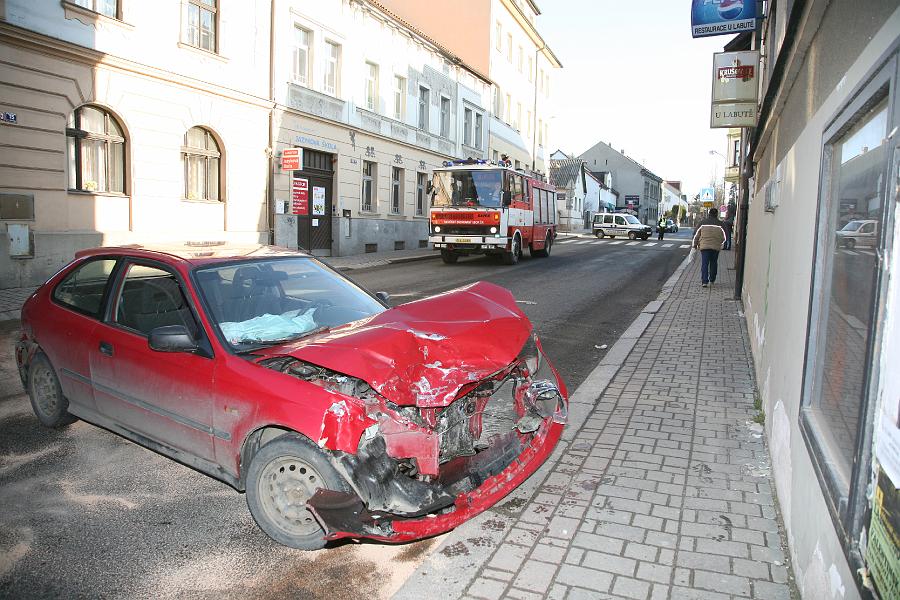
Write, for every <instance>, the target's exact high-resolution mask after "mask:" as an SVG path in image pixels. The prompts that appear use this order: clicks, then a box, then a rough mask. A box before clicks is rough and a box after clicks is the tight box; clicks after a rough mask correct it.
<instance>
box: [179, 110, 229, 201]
mask: <svg viewBox="0 0 900 600" xmlns="http://www.w3.org/2000/svg"><path fill="white" fill-rule="evenodd" d="M181 157H182V161H183V163H184V197H185V199H187V200H209V201H218V200H220V199H221V198H220V193H219V191H220V189H221V187H222V186H221V182H220V177H221V174H222V169H221V161H222V152H221V150H220V149H219V144H218V142H216V138H215V137H213V134H212V133H211V132H210V131H208V130H206V129H204V128H202V127H192V128H191V129H189V130H188V132H187V133H186V134H185V136H184V146H182V148H181Z"/></svg>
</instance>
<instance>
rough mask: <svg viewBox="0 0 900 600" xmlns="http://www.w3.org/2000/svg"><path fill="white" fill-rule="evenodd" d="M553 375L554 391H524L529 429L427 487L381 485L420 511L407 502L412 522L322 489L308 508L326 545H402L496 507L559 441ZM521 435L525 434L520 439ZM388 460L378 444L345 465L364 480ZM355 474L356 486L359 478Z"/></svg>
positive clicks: (561, 406)
mask: <svg viewBox="0 0 900 600" xmlns="http://www.w3.org/2000/svg"><path fill="white" fill-rule="evenodd" d="M548 366H549V365H548ZM549 368H550V369H551V370H552V367H549ZM553 374H554V377H556V385H553V384H552V383H551V382H549V381H546V380H542V381H535V382H534V383H532V384H531V386H530V387H529V392H528V393H527V395H528V397H529V400H528V401H529V402H531V400H536V401H535V402H533V403H532V404H531V405H532V406H533V407H534V409H533V410H529V411H526V415H533V418H534V422H533V423H532V424H531V426H529V422H528V421H527V419H525V416H523V418H522V419H520V420H519V422H518V424H517V428H516V429H513V430H511V431H509V432H507V433H505V434H502V435H497V436H495V437H494V438H492V439H493V442H492V443H491V445H490V446H489V447H488V448H486V449H483V450H481V451H479V452H477V453H475V454H473V455H471V456H460V457H457V458H454V459H452V460H450V461H449V462H446V463H445V464H443V465H441V469H440V474H439V475H438V477H437V478H435V479H434V480H433V481H431V482H428V483H427V484H422V483H421V482H418V481H413V484H409V481H411V480H408V479H401V478H403V477H404V476H402V475H401V476H397V477H395V480H396V481H390V480H386V484H387V487H388V488H394V489H391V490H390V491H391V492H392V493H396V494H400V495H403V494H407V496H403V498H407V497H410V498H411V497H413V496H414V497H415V498H418V499H419V502H420V504H419V505H418V508H421V510H419V511H418V512H417V511H416V508H417V507H416V506H414V505H413V504H411V505H410V507H409V511H408V513H407V514H411V515H412V516H408V517H404V516H398V515H396V514H393V513H388V512H377V511H370V510H369V509H368V508H367V507H366V505H365V503H364V502H363V500H362V498H361V497H360V496H359V494H357V493H356V492H354V491H351V492H334V491H329V490H321V489H320V490H319V491H318V492H317V493H316V494H315V495H314V496H313V497H312V498H311V499H310V500H309V502H308V504H307V505H308V507H309V508H310V510H311V511H312V512H313V514H314V515H315V516H316V519H317V520H318V521H319V524H320V525H322V527H323V528H324V529H325V539H327V540H336V539H340V538H346V537H350V538H369V539H375V540H380V541H384V542H408V541H411V540H415V539H420V538H424V537H430V536H433V535H438V534H441V533H444V532H447V531H449V530H451V529H453V528H455V527H457V526H458V525H460V524H461V523H463V522H465V521H467V520H469V519H471V518H472V517H474V516H476V515H478V514H479V513H481V512H483V511H484V510H486V509H488V508H490V507H491V506H493V505H494V504H496V503H497V502H499V501H500V500H501V499H502V498H503V497H504V496H506V495H507V494H509V493H510V492H512V491H513V490H515V489H516V488H517V487H518V486H519V485H520V484H521V483H522V482H524V481H525V480H526V479H527V478H528V477H529V476H530V475H531V474H532V473H534V472H535V471H536V470H537V469H538V468H539V467H540V466H541V465H542V464H543V463H544V461H545V460H547V458H548V457H549V456H550V454H551V453H552V452H553V449H554V448H555V447H556V444H557V442H558V441H559V438H560V436H561V435H562V431H563V428H564V426H565V421H566V419H567V412H568V394H567V392H566V390H565V386H564V385H563V384H562V382H561V381H560V380H559V378H558V375H557V374H556V372H555V370H554V371H553ZM548 385H549V387H548ZM550 388H552V391H553V392H555V393H556V394H558V398H559V401H558V403H556V407H555V409H550V410H548V408H549V405H548V403H547V402H546V401H544V402H543V405H542V403H541V400H540V398H544V399H545V400H546V398H548V397H550V395H551V393H550ZM551 410H552V414H551V412H550V411H551ZM538 413H542V414H541V415H538ZM523 429H524V430H525V431H527V433H522V430H523ZM379 441H380V440H379ZM391 460H392V459H389V458H388V457H387V455H386V454H384V453H383V452H381V451H380V447H378V446H376V447H375V448H374V449H373V450H372V451H366V450H362V451H361V452H360V454H359V455H357V456H354V457H352V459H351V460H350V463H352V464H355V465H357V468H365V470H366V473H367V474H366V477H367V478H371V477H372V476H371V475H369V473H378V472H382V473H384V472H385V471H386V470H388V469H389V468H390V464H389V463H390V461H391ZM356 476H357V480H358V479H359V476H360V474H359V473H357V474H356ZM375 476H377V475H375ZM404 482H406V483H404ZM416 485H418V486H419V487H415V486H416ZM400 488H403V489H402V490H401V489H400ZM413 489H414V490H415V491H413ZM423 490H424V491H425V492H426V493H423Z"/></svg>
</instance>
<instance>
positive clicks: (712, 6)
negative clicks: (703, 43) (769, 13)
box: [691, 0, 756, 38]
mask: <svg viewBox="0 0 900 600" xmlns="http://www.w3.org/2000/svg"><path fill="white" fill-rule="evenodd" d="M754 29H756V0H691V34H692V35H693V37H695V38H698V37H706V36H708V35H728V34H735V33H740V32H742V31H753V30H754Z"/></svg>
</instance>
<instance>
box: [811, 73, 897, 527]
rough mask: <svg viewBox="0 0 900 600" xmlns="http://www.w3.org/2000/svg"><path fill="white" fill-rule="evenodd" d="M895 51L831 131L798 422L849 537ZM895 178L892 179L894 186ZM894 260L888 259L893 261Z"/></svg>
mask: <svg viewBox="0 0 900 600" xmlns="http://www.w3.org/2000/svg"><path fill="white" fill-rule="evenodd" d="M894 69H896V58H895V59H894V60H892V61H891V62H890V63H889V66H888V67H885V68H883V69H882V70H881V71H880V72H879V74H877V75H876V76H875V77H874V78H873V79H872V80H871V81H870V82H869V83H868V84H867V85H866V87H864V88H863V89H862V90H861V92H860V93H859V94H857V95H854V96H853V100H852V101H851V103H850V104H849V105H848V106H847V107H845V108H844V109H843V111H842V112H841V113H840V114H839V115H838V117H837V118H836V119H835V120H834V121H833V124H832V126H831V127H830V128H829V129H828V130H827V131H826V132H825V135H824V136H823V139H825V140H827V141H826V142H825V144H824V146H823V154H822V156H823V158H822V161H823V164H822V170H821V172H822V181H821V186H820V190H819V203H818V206H819V215H818V231H817V242H816V244H817V245H816V254H815V256H816V258H815V265H814V269H813V273H814V275H813V282H812V289H811V294H810V298H811V300H810V320H809V330H808V337H807V350H806V369H805V372H804V385H803V402H802V405H801V415H800V421H801V431H802V432H803V435H804V438H805V440H806V442H807V445H808V446H809V449H810V452H811V455H812V457H813V464H814V465H815V467H816V471H817V474H818V476H819V479H820V483H821V484H822V488H823V490H824V492H825V497H826V499H827V500H828V505H829V509H830V511H831V514H832V518H833V520H834V522H835V524H836V525H837V527H838V530H839V532H840V533H841V534H843V535H842V537H843V538H844V539H845V540H850V539H854V537H855V536H856V535H857V534H858V532H859V530H860V529H861V525H860V523H861V519H862V515H863V513H864V511H865V502H866V501H865V489H866V485H867V483H868V481H869V479H868V478H869V468H870V467H869V462H870V455H869V448H870V447H871V439H867V436H870V435H871V433H866V431H867V428H866V426H865V424H866V423H870V422H871V421H872V418H873V417H872V411H873V406H874V388H873V386H870V382H874V380H873V375H874V373H873V369H874V368H875V367H874V365H875V364H876V363H877V362H878V361H877V360H875V358H874V357H876V356H878V354H879V353H880V351H879V350H878V348H877V347H876V344H877V342H876V340H877V339H878V335H877V334H878V331H879V328H880V327H881V323H880V320H879V319H878V318H876V315H877V314H878V311H879V306H880V305H881V303H882V298H883V293H882V291H881V290H882V289H883V287H884V286H883V282H882V280H881V279H880V278H879V269H878V253H879V252H886V249H885V244H884V239H883V238H884V231H885V226H886V225H887V227H888V228H889V227H890V225H888V224H887V219H888V217H889V213H888V204H889V203H890V201H891V200H890V199H889V198H888V196H889V194H888V193H887V192H888V191H890V192H891V193H893V192H894V190H893V186H886V185H885V182H887V181H890V180H891V179H890V177H889V172H890V167H889V164H890V161H889V160H888V159H889V155H890V152H891V149H892V144H890V143H889V139H888V136H889V132H890V131H891V130H892V129H893V128H894V127H896V125H897V123H898V105H897V102H896V101H892V99H891V97H890V96H889V93H888V92H889V89H890V87H891V84H892V81H891V79H892V73H893V72H894ZM889 188H890V189H889ZM888 262H889V261H888Z"/></svg>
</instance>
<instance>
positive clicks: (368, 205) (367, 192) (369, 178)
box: [360, 160, 376, 212]
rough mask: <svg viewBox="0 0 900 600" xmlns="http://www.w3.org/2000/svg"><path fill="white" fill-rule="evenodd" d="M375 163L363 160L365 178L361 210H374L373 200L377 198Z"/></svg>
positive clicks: (363, 180)
mask: <svg viewBox="0 0 900 600" xmlns="http://www.w3.org/2000/svg"><path fill="white" fill-rule="evenodd" d="M375 172H376V167H375V163H374V162H372V161H368V160H364V161H363V178H362V194H360V197H361V199H362V205H361V206H360V209H361V210H365V211H368V212H372V201H373V200H374V199H375V183H376V179H375Z"/></svg>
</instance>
